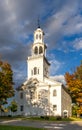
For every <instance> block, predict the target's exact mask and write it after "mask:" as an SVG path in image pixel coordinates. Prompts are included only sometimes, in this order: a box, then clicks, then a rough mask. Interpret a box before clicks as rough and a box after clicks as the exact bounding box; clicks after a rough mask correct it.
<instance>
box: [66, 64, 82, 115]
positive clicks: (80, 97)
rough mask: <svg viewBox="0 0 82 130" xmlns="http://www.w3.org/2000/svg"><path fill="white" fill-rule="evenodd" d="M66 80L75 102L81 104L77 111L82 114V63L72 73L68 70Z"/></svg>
mask: <svg viewBox="0 0 82 130" xmlns="http://www.w3.org/2000/svg"><path fill="white" fill-rule="evenodd" d="M65 80H66V83H67V86H68V90H69V91H70V94H71V96H72V100H73V102H74V103H76V104H77V105H78V106H79V109H78V110H77V113H78V114H82V64H81V65H80V66H78V67H77V68H76V70H75V72H73V73H72V74H70V73H69V72H67V73H66V74H65Z"/></svg>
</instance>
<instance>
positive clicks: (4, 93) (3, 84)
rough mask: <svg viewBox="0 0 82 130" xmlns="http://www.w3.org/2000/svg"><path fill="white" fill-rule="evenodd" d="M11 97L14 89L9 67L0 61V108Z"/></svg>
mask: <svg viewBox="0 0 82 130" xmlns="http://www.w3.org/2000/svg"><path fill="white" fill-rule="evenodd" d="M12 96H14V88H13V72H12V69H11V66H10V64H9V63H7V62H3V61H0V108H1V106H2V105H3V104H6V103H7V99H8V98H10V97H12Z"/></svg>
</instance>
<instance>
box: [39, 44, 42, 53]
mask: <svg viewBox="0 0 82 130" xmlns="http://www.w3.org/2000/svg"><path fill="white" fill-rule="evenodd" d="M42 52H43V48H42V47H41V46H40V47H39V54H41V53H42Z"/></svg>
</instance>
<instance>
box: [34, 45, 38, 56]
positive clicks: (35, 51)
mask: <svg viewBox="0 0 82 130" xmlns="http://www.w3.org/2000/svg"><path fill="white" fill-rule="evenodd" d="M34 53H35V54H38V47H37V46H36V47H35V48H34Z"/></svg>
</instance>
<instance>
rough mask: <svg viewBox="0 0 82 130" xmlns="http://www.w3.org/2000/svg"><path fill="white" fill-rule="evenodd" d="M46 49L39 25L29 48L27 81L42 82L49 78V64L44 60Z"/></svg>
mask: <svg viewBox="0 0 82 130" xmlns="http://www.w3.org/2000/svg"><path fill="white" fill-rule="evenodd" d="M38 25H39V24H38ZM46 48H47V46H46V45H45V43H44V32H43V30H42V29H41V28H40V25H39V26H38V28H37V29H36V30H35V32H34V42H33V44H32V48H31V52H32V55H31V56H30V57H28V79H29V78H37V79H38V80H40V81H43V80H44V77H48V76H49V66H50V63H49V62H48V61H47V59H46Z"/></svg>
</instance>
